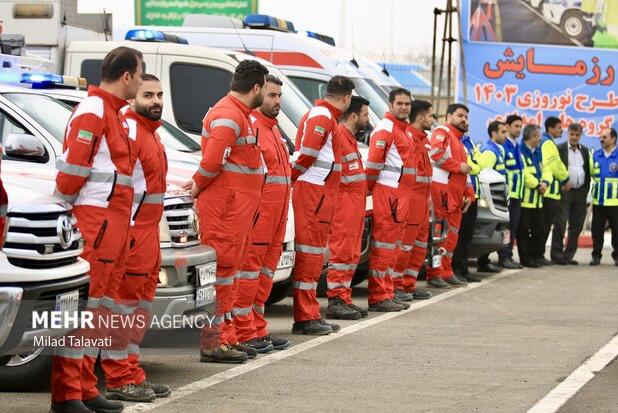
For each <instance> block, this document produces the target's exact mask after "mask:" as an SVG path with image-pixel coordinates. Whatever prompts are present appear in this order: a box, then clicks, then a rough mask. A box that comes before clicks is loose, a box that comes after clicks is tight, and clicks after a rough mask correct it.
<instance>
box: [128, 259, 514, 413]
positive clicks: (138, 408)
mask: <svg viewBox="0 0 618 413" xmlns="http://www.w3.org/2000/svg"><path fill="white" fill-rule="evenodd" d="M519 271H521V270H508V271H503V272H502V273H500V274H498V275H495V276H493V277H492V278H490V279H486V280H484V281H482V282H480V283H474V284H468V286H467V287H459V288H455V289H453V290H451V291H448V292H445V293H442V294H439V295H437V296H435V297H432V298H430V299H429V300H424V301H418V302H416V301H415V302H414V303H413V304H412V306H411V307H410V308H409V309H407V310H403V311H400V312H396V313H384V314H382V315H379V316H377V317H372V318H369V319H367V320H365V321H361V322H358V323H355V324H353V325H351V326H348V327H345V328H342V329H341V330H340V331H339V332H338V333H332V334H329V335H327V336H320V337H317V338H314V339H311V340H308V341H305V342H304V343H300V344H297V345H294V346H293V347H290V348H289V349H287V350H284V351H278V352H274V353H271V354H268V355H265V356H262V357H259V358H257V359H254V360H250V361H249V362H247V363H245V364H241V365H239V366H237V367H233V368H231V369H228V370H225V371H222V372H220V373H217V374H214V375H212V376H210V377H206V378H203V379H201V380H198V381H195V382H193V383H189V384H187V385H185V386H182V387H180V388H178V389H175V390H174V392H173V393H172V395H171V396H170V397H168V398H164V399H157V400H156V401H154V402H152V403H137V404H134V405H131V406H129V405H127V408H125V410H124V412H126V413H134V412H147V411H150V410H154V409H156V408H158V407H161V406H164V405H166V404H168V403H171V402H173V401H175V400H178V399H182V398H184V397H187V396H190V395H192V394H194V393H197V392H199V391H202V390H205V389H207V388H209V387H212V386H214V385H216V384H219V383H222V382H224V381H227V380H230V379H232V378H234V377H238V376H241V375H243V374H246V373H249V372H251V371H253V370H257V369H259V368H261V367H264V366H268V365H269V364H272V363H274V362H277V361H279V360H284V359H286V358H289V357H292V356H295V355H297V354H299V353H302V352H305V351H308V350H311V349H312V348H315V347H317V346H320V345H322V344H325V343H328V342H330V341H333V340H337V339H340V338H342V337H345V336H347V335H349V334H353V333H356V332H357V331H361V330H364V329H366V328H369V327H371V326H374V325H376V324H380V323H383V322H385V321H388V320H391V319H393V318H395V317H400V316H402V315H404V314H408V313H411V312H413V311H417V310H420V309H421V308H425V307H427V306H429V305H432V304H436V303H439V302H440V301H444V300H446V299H448V298H451V297H454V296H456V295H460V294H464V293H466V292H468V291H472V290H474V289H476V288H479V287H483V286H485V285H488V284H491V283H493V282H495V281H498V280H501V279H503V278H506V277H509V276H511V275H513V274H515V273H517V272H519Z"/></svg>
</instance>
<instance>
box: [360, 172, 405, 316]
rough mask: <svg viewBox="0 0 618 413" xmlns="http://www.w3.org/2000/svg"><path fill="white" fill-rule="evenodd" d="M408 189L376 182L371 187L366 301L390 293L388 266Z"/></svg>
mask: <svg viewBox="0 0 618 413" xmlns="http://www.w3.org/2000/svg"><path fill="white" fill-rule="evenodd" d="M409 202H410V193H409V189H408V188H405V189H394V188H390V187H387V186H384V185H380V184H376V185H375V187H374V189H373V229H372V236H371V252H370V253H369V277H368V280H369V285H368V289H369V304H375V303H378V302H380V301H384V300H387V299H389V298H390V297H391V295H392V294H393V290H394V288H393V280H392V274H391V272H392V270H393V268H394V267H395V262H396V260H397V241H398V239H399V235H400V234H401V229H402V227H403V225H404V224H405V221H406V217H407V214H408V207H409Z"/></svg>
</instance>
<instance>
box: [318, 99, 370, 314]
mask: <svg viewBox="0 0 618 413" xmlns="http://www.w3.org/2000/svg"><path fill="white" fill-rule="evenodd" d="M368 122H369V101H368V100H367V99H365V98H362V97H360V96H352V101H351V103H350V107H349V108H348V110H347V111H345V112H344V113H343V115H341V119H340V123H339V136H340V137H341V148H342V151H341V154H342V155H341V159H342V163H343V168H342V172H341V174H342V176H341V184H340V185H339V190H338V191H337V210H336V212H335V217H334V218H333V222H332V224H331V230H330V236H329V238H328V249H329V251H330V260H329V263H328V274H327V278H326V279H327V288H328V289H327V291H326V295H327V296H328V308H327V309H326V317H327V318H335V319H342V320H357V319H359V318H361V317H366V316H367V310H363V309H361V308H359V307H357V306H355V305H354V304H353V303H352V278H353V277H354V271H356V266H357V265H358V260H359V258H360V250H361V238H362V236H363V229H364V226H365V225H364V221H365V212H366V211H365V201H366V199H367V182H366V177H365V170H364V168H363V163H362V160H361V156H360V153H359V152H358V145H357V143H356V138H355V136H356V134H357V133H358V132H360V131H362V130H364V129H365V128H366V127H367V123H368Z"/></svg>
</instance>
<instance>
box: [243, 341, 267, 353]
mask: <svg viewBox="0 0 618 413" xmlns="http://www.w3.org/2000/svg"><path fill="white" fill-rule="evenodd" d="M241 344H243V345H245V346H248V347H251V348H252V349H254V350H255V351H256V353H258V354H266V353H270V352H271V351H273V350H274V349H275V346H273V345H272V343H271V342H270V341H266V340H264V339H261V338H253V339H251V340H249V341H244V342H242V343H241ZM241 351H244V350H241Z"/></svg>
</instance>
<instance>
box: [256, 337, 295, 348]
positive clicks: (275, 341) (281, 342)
mask: <svg viewBox="0 0 618 413" xmlns="http://www.w3.org/2000/svg"><path fill="white" fill-rule="evenodd" d="M262 339H263V340H265V341H270V344H272V345H273V347H274V348H275V350H285V349H286V348H288V347H290V340H288V339H287V338H285V337H275V336H273V335H270V334H269V335H267V336H264V337H262Z"/></svg>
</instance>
